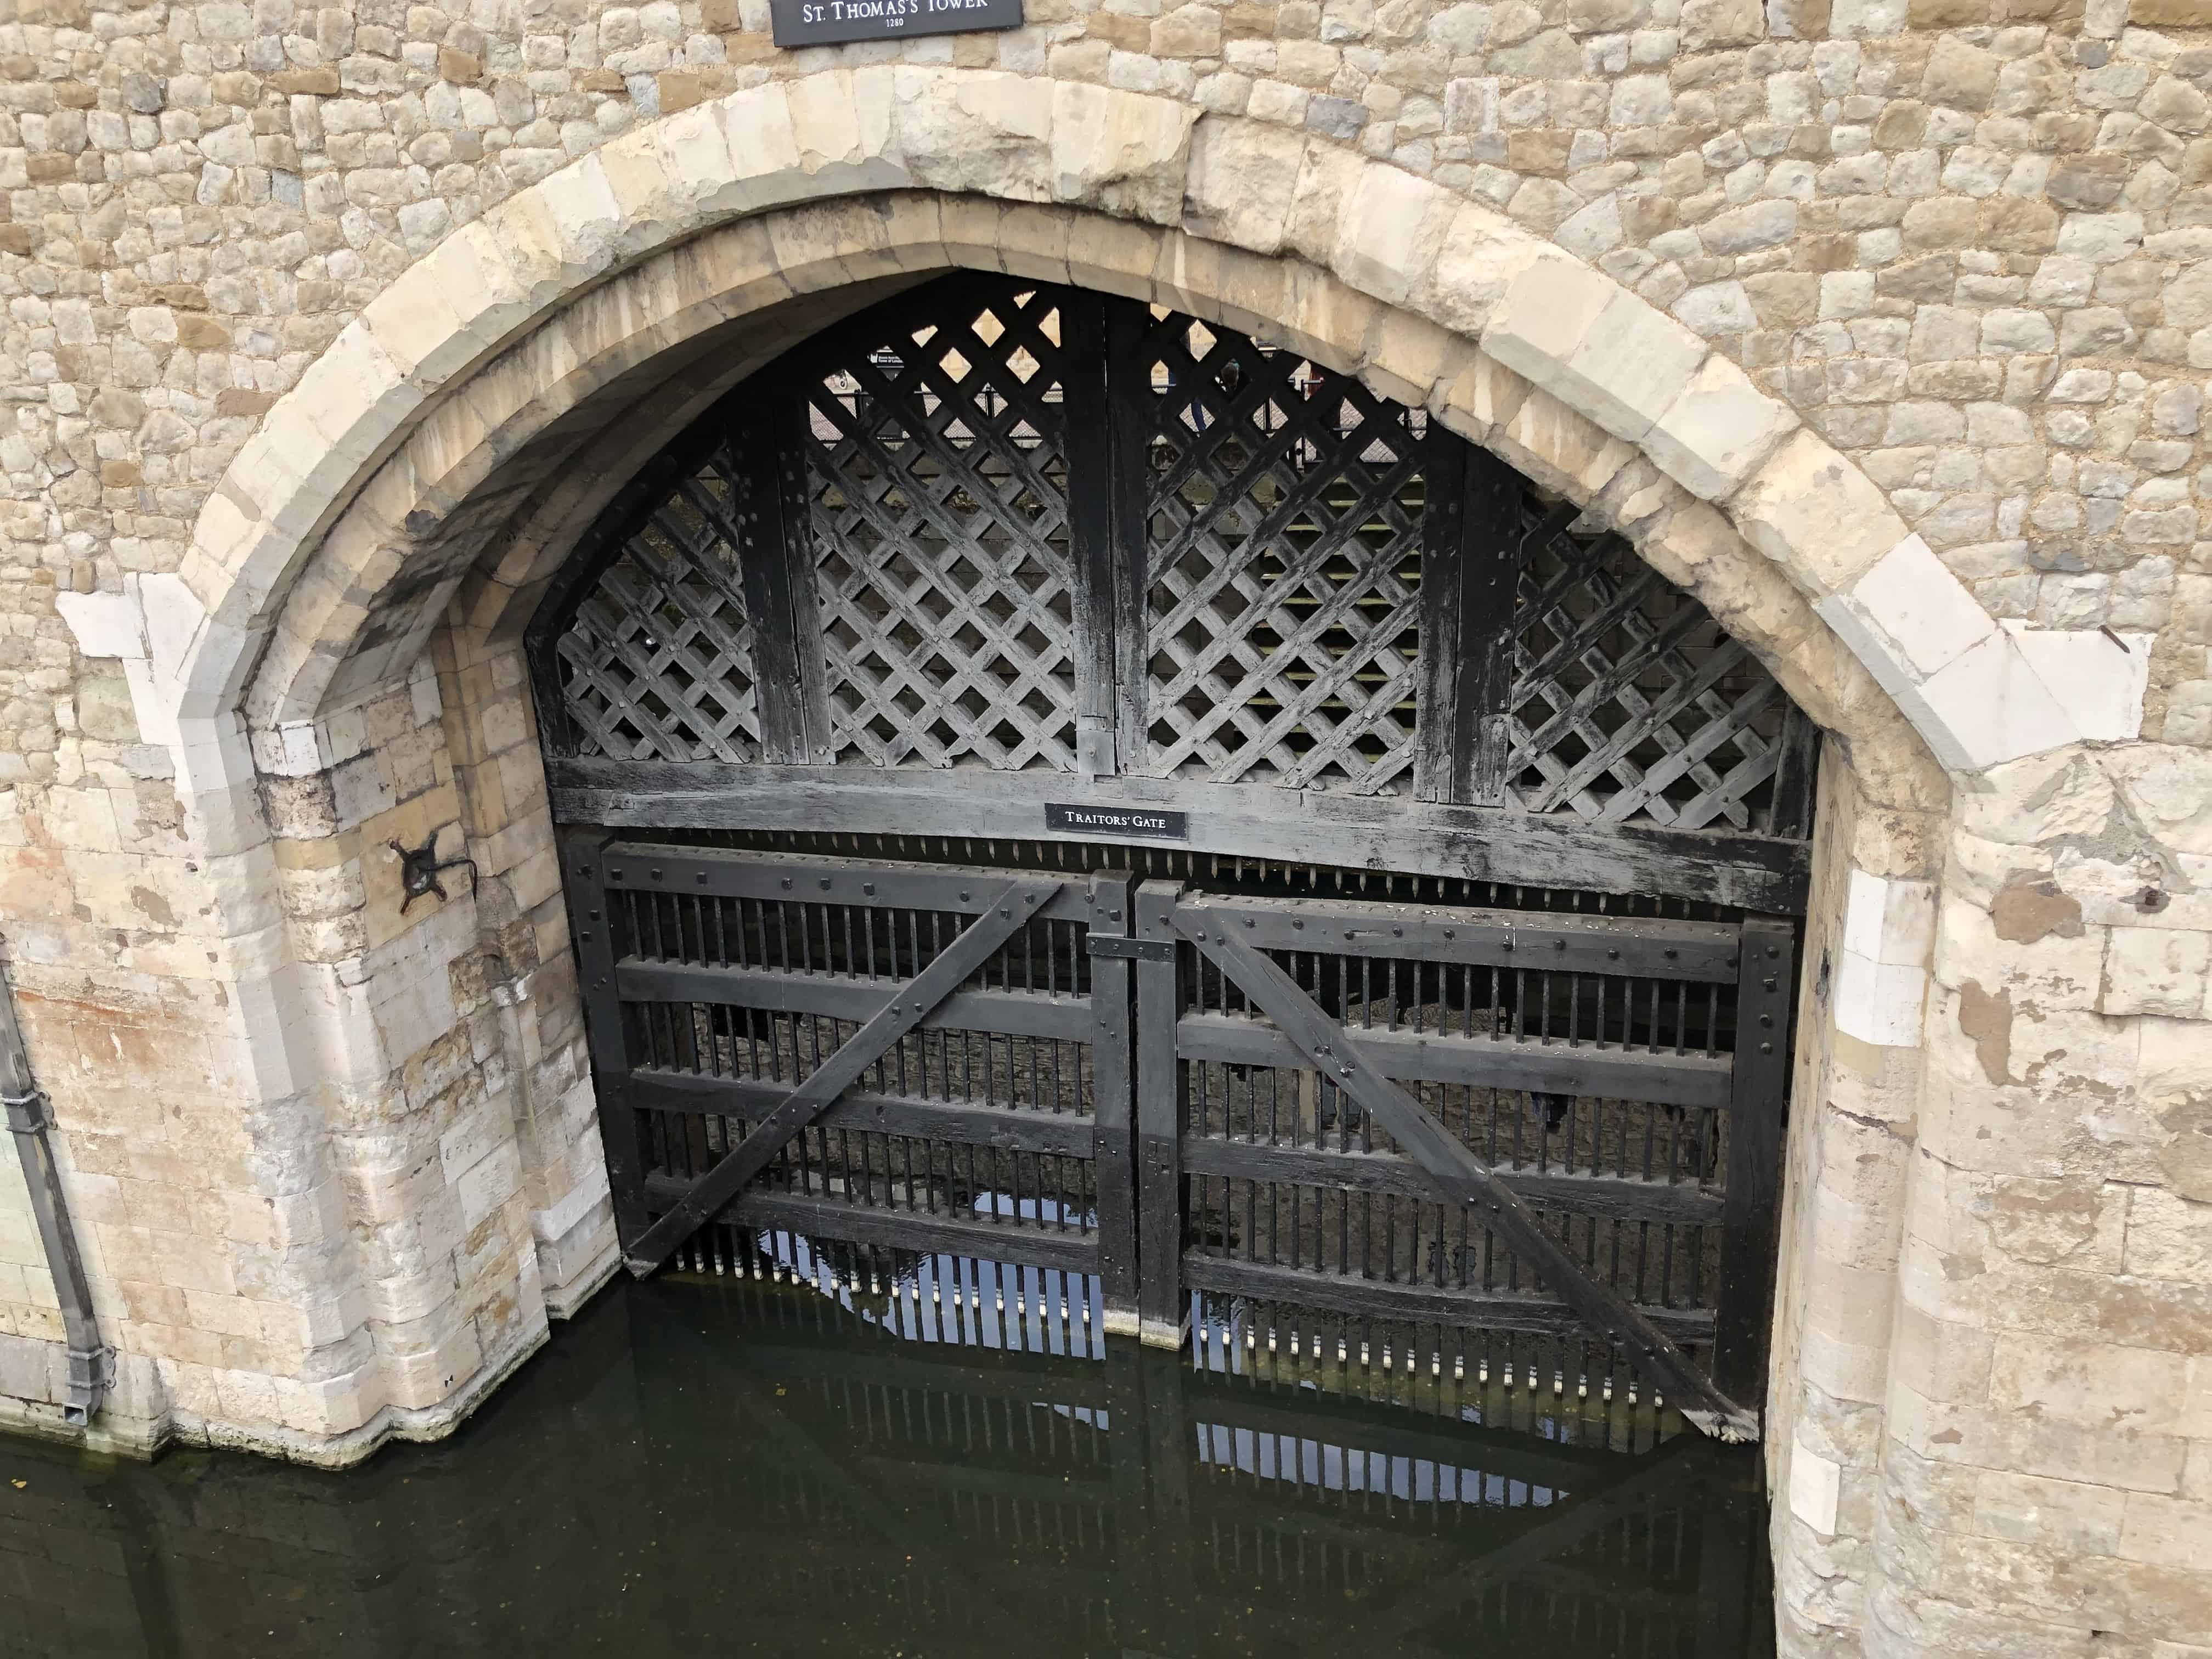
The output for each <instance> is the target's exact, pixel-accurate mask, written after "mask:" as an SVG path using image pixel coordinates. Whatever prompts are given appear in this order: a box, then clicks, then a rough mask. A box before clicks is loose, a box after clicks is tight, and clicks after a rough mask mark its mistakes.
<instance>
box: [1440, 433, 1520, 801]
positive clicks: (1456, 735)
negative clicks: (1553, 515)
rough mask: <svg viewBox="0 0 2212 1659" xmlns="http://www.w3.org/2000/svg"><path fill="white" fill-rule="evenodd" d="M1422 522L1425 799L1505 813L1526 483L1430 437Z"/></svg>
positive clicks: (1457, 445)
mask: <svg viewBox="0 0 2212 1659" xmlns="http://www.w3.org/2000/svg"><path fill="white" fill-rule="evenodd" d="M1424 465H1425V470H1426V482H1427V485H1428V490H1429V505H1428V507H1427V510H1426V511H1425V513H1423V514H1422V523H1421V663H1420V669H1421V688H1420V693H1419V695H1420V708H1419V715H1418V718H1417V720H1416V726H1417V729H1418V730H1419V732H1420V752H1419V767H1418V771H1417V774H1416V776H1415V781H1414V793H1416V794H1417V795H1418V796H1419V798H1420V799H1423V800H1438V801H1460V802H1469V803H1473V804H1474V805H1482V806H1496V805H1501V804H1502V803H1503V802H1504V799H1505V795H1504V789H1505V746H1506V745H1505V732H1506V719H1507V711H1506V707H1505V704H1506V700H1507V698H1508V697H1510V696H1511V695H1512V690H1513V633H1514V629H1515V626H1516V623H1517V621H1518V617H1517V616H1516V612H1515V610H1514V599H1515V593H1516V589H1517V588H1518V587H1519V586H1520V581H1521V563H1522V534H1521V513H1520V499H1521V481H1520V479H1519V478H1518V477H1516V475H1515V473H1514V472H1513V471H1512V469H1511V468H1510V467H1508V466H1507V465H1505V464H1504V462H1503V461H1500V460H1498V459H1497V458H1495V457H1494V456H1492V455H1489V454H1486V453H1484V452H1483V451H1481V450H1479V449H1475V448H1473V447H1470V446H1468V445H1467V444H1463V443H1462V442H1460V441H1458V440H1457V439H1456V438H1455V437H1452V436H1451V435H1449V434H1446V433H1443V432H1442V431H1441V430H1440V429H1432V431H1431V437H1430V442H1429V445H1428V455H1427V458H1426V459H1425V463H1424Z"/></svg>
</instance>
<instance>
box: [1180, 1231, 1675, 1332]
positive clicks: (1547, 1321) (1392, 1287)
mask: <svg viewBox="0 0 2212 1659" xmlns="http://www.w3.org/2000/svg"><path fill="white" fill-rule="evenodd" d="M1182 1279H1183V1283H1184V1284H1185V1285H1188V1286H1189V1287H1190V1288H1191V1289H1193V1290H1200V1291H1220V1292H1222V1293H1223V1294H1225V1295H1229V1296H1249V1297H1255V1298H1258V1299H1260V1300H1262V1301H1267V1302H1280V1303H1286V1304H1295V1305H1297V1306H1298V1307H1301V1308H1311V1309H1314V1310H1316V1311H1319V1312H1324V1313H1340V1314H1349V1315H1351V1316H1352V1317H1354V1318H1356V1319H1384V1320H1391V1319H1395V1320H1402V1321H1404V1322H1407V1323H1410V1324H1421V1325H1449V1326H1452V1327H1454V1328H1461V1329H1468V1330H1493V1331H1528V1332H1530V1333H1533V1334H1537V1335H1541V1336H1565V1337H1571V1338H1589V1339H1591V1340H1596V1334H1595V1332H1593V1331H1591V1330H1589V1328H1587V1327H1586V1326H1585V1325H1583V1322H1582V1321H1581V1320H1580V1319H1578V1318H1577V1317H1576V1316H1575V1312H1574V1310H1572V1309H1571V1308H1570V1307H1568V1306H1567V1304H1565V1303H1564V1302H1555V1301H1553V1299H1552V1298H1550V1297H1539V1296H1530V1295H1527V1294H1516V1293H1515V1292H1512V1291H1457V1290H1451V1289H1439V1288H1437V1286H1436V1285H1409V1284H1407V1283H1405V1282H1403V1281H1400V1282H1398V1283H1395V1284H1394V1283H1392V1282H1390V1281H1389V1280H1388V1279H1361V1278H1358V1277H1357V1276H1355V1275H1351V1274H1346V1275H1342V1276H1340V1277H1330V1276H1329V1275H1327V1274H1322V1273H1314V1272H1312V1271H1310V1269H1307V1268H1303V1267H1299V1268H1293V1267H1275V1266H1273V1265H1272V1264H1270V1263H1267V1262H1263V1261H1237V1260H1235V1259H1234V1258H1232V1257H1229V1256H1218V1255H1200V1254H1197V1253H1194V1252H1193V1253H1188V1254H1186V1255H1184V1256H1183V1259H1182ZM1637 1311H1638V1312H1639V1313H1640V1314H1642V1315H1643V1316H1644V1318H1645V1319H1647V1320H1649V1321H1650V1322H1651V1323H1652V1324H1653V1325H1654V1326H1656V1328H1658V1329H1659V1330H1660V1331H1662V1333H1664V1334H1665V1335H1666V1336H1667V1337H1668V1340H1672V1341H1674V1342H1710V1341H1711V1340H1712V1336H1713V1316H1712V1315H1711V1312H1709V1311H1706V1310H1702V1309H1692V1308H1654V1307H1638V1310H1637Z"/></svg>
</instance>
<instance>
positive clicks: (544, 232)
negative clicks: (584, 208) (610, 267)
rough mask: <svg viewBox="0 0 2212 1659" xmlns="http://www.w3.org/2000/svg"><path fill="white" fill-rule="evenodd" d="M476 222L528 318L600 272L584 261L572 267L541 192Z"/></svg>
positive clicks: (511, 200)
mask: <svg viewBox="0 0 2212 1659" xmlns="http://www.w3.org/2000/svg"><path fill="white" fill-rule="evenodd" d="M480 223H482V224H483V226H484V227H485V229H486V230H487V231H488V233H489V234H490V236H491V238H492V242H493V246H495V247H496V248H497V249H498V251H499V255H500V257H501V258H502V259H503V260H505V261H506V263H507V270H508V273H509V274H510V276H512V277H513V282H514V283H515V285H516V286H517V287H518V288H520V290H521V292H522V301H521V304H522V305H523V306H525V307H526V308H527V309H528V311H529V313H530V314H531V315H532V316H533V317H534V316H538V315H540V314H542V313H545V312H548V311H550V310H551V309H552V308H553V307H556V306H558V305H559V304H561V303H562V301H565V300H567V299H568V297H569V296H570V295H573V294H574V292H575V291H576V290H577V289H580V288H581V287H583V285H584V284H585V283H588V282H590V281H591V280H592V278H593V277H594V276H598V275H599V269H600V268H599V267H596V266H593V265H592V264H590V263H589V262H588V260H579V261H576V262H574V263H571V261H570V258H569V249H568V246H567V245H566V244H565V243H564V242H563V240H562V235H561V228H560V226H559V225H558V224H557V223H556V222H555V221H554V217H553V210H552V205H551V204H550V202H549V201H548V200H547V198H546V197H545V194H544V191H539V190H534V189H533V190H526V191H519V192H517V193H516V194H515V195H513V196H511V197H508V198H507V200H506V201H504V202H502V203H501V204H499V205H498V206H497V207H495V208H494V209H492V210H491V211H490V212H489V213H487V214H485V215H484V216H483V219H482V220H481V221H480Z"/></svg>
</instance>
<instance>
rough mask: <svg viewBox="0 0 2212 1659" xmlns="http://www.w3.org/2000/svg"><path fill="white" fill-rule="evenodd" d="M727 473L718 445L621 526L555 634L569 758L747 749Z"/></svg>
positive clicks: (749, 639) (750, 702)
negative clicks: (608, 556)
mask: <svg viewBox="0 0 2212 1659" xmlns="http://www.w3.org/2000/svg"><path fill="white" fill-rule="evenodd" d="M734 476H735V475H734V471H733V464H732V461H731V459H730V458H729V457H728V455H727V454H726V453H724V452H720V451H717V452H716V453H715V454H714V456H712V457H711V458H710V459H708V461H707V462H706V463H705V465H702V467H701V468H700V469H699V471H697V472H696V473H695V474H694V475H693V476H692V477H690V478H688V479H686V480H685V481H684V483H682V484H680V485H678V487H677V489H675V490H674V491H673V492H671V494H670V495H668V497H667V498H666V499H665V500H664V501H662V502H661V503H660V504H659V506H658V507H654V508H653V512H652V513H651V514H650V515H649V516H648V517H647V520H646V521H645V522H644V523H643V524H642V525H641V526H639V527H638V528H637V529H636V530H635V532H632V533H631V535H630V536H629V538H628V539H627V540H626V541H625V543H624V544H623V551H622V554H621V555H620V556H619V557H617V559H616V560H615V562H613V563H612V564H611V565H610V566H609V567H608V568H607V569H606V570H605V573H604V574H601V576H600V577H599V581H598V582H597V583H596V584H595V585H594V586H593V587H592V590H591V592H589V593H588V594H586V596H585V598H584V599H583V601H582V603H581V604H580V605H578V606H577V608H576V613H575V616H574V619H573V620H572V621H571V622H570V623H569V624H568V629H567V630H566V631H565V632H563V633H562V635H561V636H560V640H559V641H558V643H557V645H556V647H555V653H556V660H557V662H558V664H559V669H560V674H561V684H562V696H563V701H564V702H565V703H566V704H567V707H568V713H569V714H570V716H571V718H572V720H573V722H574V733H575V745H576V752H577V753H578V754H579V755H583V756H598V755H604V756H608V757H611V758H614V759H617V760H670V761H690V760H722V761H750V760H753V759H756V758H757V757H758V756H759V753H760V723H759V717H758V712H757V708H756V702H757V699H756V695H755V684H756V679H757V675H756V671H755V669H754V665H753V626H752V621H751V618H750V617H748V616H747V614H746V611H745V602H744V591H743V588H742V587H741V586H740V581H739V577H738V551H737V549H738V526H737V522H736V518H735V514H734V513H733V512H732V507H731V502H732V498H733V495H734V486H733V484H732V477H734Z"/></svg>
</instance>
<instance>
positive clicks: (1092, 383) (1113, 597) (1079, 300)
mask: <svg viewBox="0 0 2212 1659" xmlns="http://www.w3.org/2000/svg"><path fill="white" fill-rule="evenodd" d="M1057 303H1058V305H1059V307H1060V418H1061V419H1062V420H1063V421H1064V422H1066V427H1065V428H1064V430H1063V431H1062V432H1061V434H1060V443H1061V445H1062V453H1063V454H1064V456H1065V457H1066V461H1067V562H1068V564H1069V565H1070V567H1071V568H1072V573H1073V577H1074V580H1075V591H1074V592H1073V595H1072V596H1071V598H1072V606H1071V608H1072V611H1073V617H1072V618H1071V622H1070V626H1071V627H1072V628H1073V631H1074V634H1075V768H1076V770H1077V771H1078V772H1079V773H1080V774H1082V775H1083V776H1085V777H1086V778H1106V777H1112V776H1113V775H1115V773H1116V772H1118V771H1119V770H1120V769H1121V765H1120V754H1119V737H1120V732H1119V727H1120V724H1121V718H1120V704H1119V702H1118V693H1117V687H1118V685H1119V683H1120V679H1121V665H1120V663H1119V662H1118V661H1117V642H1118V641H1119V640H1120V637H1121V629H1123V628H1124V627H1126V626H1127V623H1125V622H1124V621H1123V619H1122V611H1123V607H1124V605H1125V604H1126V598H1125V596H1124V594H1123V592H1122V591H1121V590H1122V586H1123V580H1122V573H1121V554H1120V550H1119V546H1118V538H1117V533H1116V530H1115V511H1114V490H1113V482H1112V481H1113V471H1114V469H1113V463H1112V455H1113V449H1114V446H1113V439H1112V436H1111V428H1110V422H1109V412H1108V409H1107V402H1106V386H1107V376H1106V328H1107V308H1108V307H1109V306H1111V305H1113V304H1115V301H1109V300H1108V299H1107V298H1106V297H1105V296H1104V295H1097V294H1085V293H1082V292H1080V291H1079V290H1077V289H1062V290H1061V291H1060V297H1059V299H1058V301H1057Z"/></svg>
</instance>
